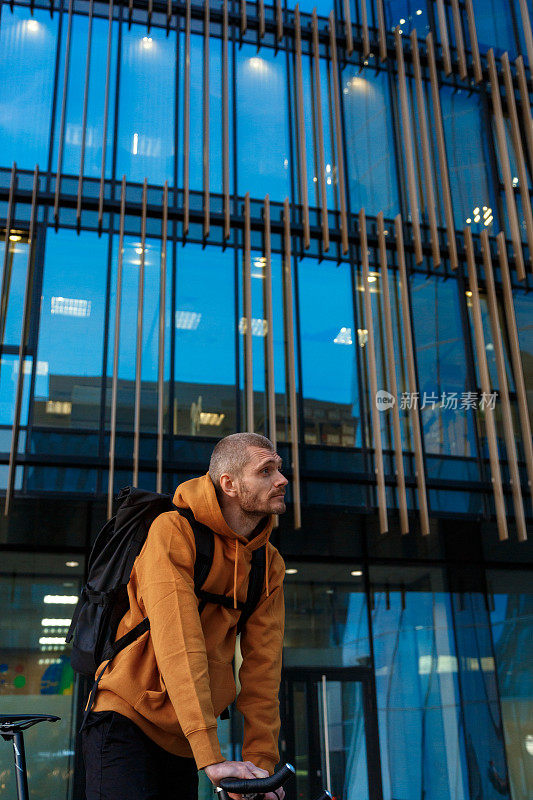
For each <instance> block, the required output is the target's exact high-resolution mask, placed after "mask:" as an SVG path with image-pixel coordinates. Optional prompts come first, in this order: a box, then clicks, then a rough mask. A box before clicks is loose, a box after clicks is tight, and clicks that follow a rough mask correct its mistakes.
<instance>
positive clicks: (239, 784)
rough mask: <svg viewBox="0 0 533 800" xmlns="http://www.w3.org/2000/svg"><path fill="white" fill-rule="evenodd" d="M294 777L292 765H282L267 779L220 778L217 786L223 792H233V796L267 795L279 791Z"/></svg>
mask: <svg viewBox="0 0 533 800" xmlns="http://www.w3.org/2000/svg"><path fill="white" fill-rule="evenodd" d="M291 775H294V767H293V766H292V764H284V765H283V766H282V767H281V769H278V771H277V772H275V773H274V774H273V775H269V776H268V778H222V780H221V781H219V786H221V788H222V789H224V791H225V792H234V793H235V794H253V793H256V794H267V792H273V791H275V790H276V789H279V787H280V786H283V784H284V783H285V782H286V781H287V780H288V779H289V778H290V777H291Z"/></svg>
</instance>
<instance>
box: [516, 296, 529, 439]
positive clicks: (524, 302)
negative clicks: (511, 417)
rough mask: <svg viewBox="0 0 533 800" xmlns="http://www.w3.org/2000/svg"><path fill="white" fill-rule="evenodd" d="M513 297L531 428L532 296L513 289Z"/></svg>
mask: <svg viewBox="0 0 533 800" xmlns="http://www.w3.org/2000/svg"><path fill="white" fill-rule="evenodd" d="M513 299H514V308H515V316H516V327H517V329H518V341H519V344H520V359H521V361H522V371H523V373H524V383H525V385H526V395H527V399H528V408H529V418H530V421H531V427H532V428H533V296H532V295H531V294H526V293H525V292H522V291H516V290H513Z"/></svg>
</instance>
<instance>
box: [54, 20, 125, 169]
mask: <svg viewBox="0 0 533 800" xmlns="http://www.w3.org/2000/svg"><path fill="white" fill-rule="evenodd" d="M66 20H67V18H66V17H65V22H66ZM108 30H109V23H108V20H107V19H105V18H103V19H101V18H98V17H94V18H93V30H92V40H91V67H90V80H89V95H88V105H87V132H86V137H85V161H84V169H83V174H84V175H87V176H91V177H93V178H99V177H100V174H101V168H102V142H103V131H104V104H105V79H106V69H107V42H108ZM88 32H89V18H88V17H86V16H81V15H78V14H75V15H74V16H73V20H72V34H71V36H72V39H71V45H70V68H69V84H68V94H67V107H66V118H65V141H64V145H63V167H62V168H63V172H64V173H65V174H73V175H78V174H79V171H80V164H81V143H82V136H83V131H82V123H83V103H84V92H85V66H86V59H87V37H88ZM117 35H118V22H115V23H114V24H113V39H112V42H113V44H112V51H111V70H110V85H109V116H108V123H107V151H106V177H111V165H112V161H113V158H112V155H113V150H112V147H113V129H114V128H113V118H114V107H115V104H114V102H113V101H114V97H115V82H116V69H117ZM61 88H62V87H61ZM60 123H61V103H58V108H57V115H56V132H57V135H56V136H55V139H54V160H53V164H54V167H55V166H56V163H57V153H58V147H59V126H60Z"/></svg>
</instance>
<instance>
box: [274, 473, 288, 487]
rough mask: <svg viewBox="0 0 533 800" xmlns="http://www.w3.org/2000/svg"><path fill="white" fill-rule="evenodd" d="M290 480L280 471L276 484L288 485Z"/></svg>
mask: <svg viewBox="0 0 533 800" xmlns="http://www.w3.org/2000/svg"><path fill="white" fill-rule="evenodd" d="M288 482H289V481H288V480H287V478H286V477H285V475H282V474H281V472H279V471H278V477H277V479H276V486H286V485H287V484H288Z"/></svg>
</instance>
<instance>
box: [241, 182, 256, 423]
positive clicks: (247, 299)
mask: <svg viewBox="0 0 533 800" xmlns="http://www.w3.org/2000/svg"><path fill="white" fill-rule="evenodd" d="M242 257H243V265H242V291H243V304H242V306H243V308H242V310H243V318H244V320H245V329H244V385H245V397H246V430H247V431H248V433H253V432H254V430H255V422H254V369H253V339H252V318H253V315H252V264H251V261H252V248H251V223H250V192H246V194H245V196H244V242H243V248H242Z"/></svg>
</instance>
